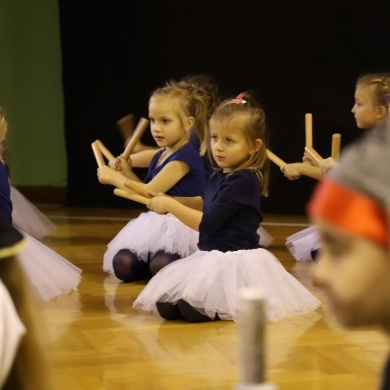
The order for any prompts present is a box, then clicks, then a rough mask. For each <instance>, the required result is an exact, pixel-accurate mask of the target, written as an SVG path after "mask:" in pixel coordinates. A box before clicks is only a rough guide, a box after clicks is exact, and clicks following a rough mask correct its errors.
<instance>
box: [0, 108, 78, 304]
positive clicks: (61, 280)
mask: <svg viewBox="0 0 390 390" xmlns="http://www.w3.org/2000/svg"><path fill="white" fill-rule="evenodd" d="M7 131H8V124H7V121H6V118H5V115H4V113H3V111H2V110H1V109H0V200H1V203H0V213H1V214H2V215H3V216H4V217H5V218H7V219H8V220H9V221H10V222H12V213H13V207H14V206H13V204H12V201H11V198H10V193H11V190H10V184H9V178H8V173H7V170H6V168H5V162H4V158H3V156H4V155H5V147H4V144H5V139H6V135H7ZM15 207H16V206H15ZM19 231H20V232H21V233H22V234H23V235H24V236H25V237H26V240H27V246H26V248H25V249H24V250H23V251H21V253H20V255H19V259H20V262H21V264H22V267H23V268H24V271H25V272H26V274H27V277H28V279H29V280H30V283H31V285H32V289H33V291H34V292H35V293H36V296H37V297H38V298H39V299H40V300H41V301H49V300H51V299H54V298H56V297H58V296H60V295H64V294H68V293H70V292H71V291H75V290H77V287H78V285H79V283H80V281H81V276H80V274H81V272H82V271H81V269H80V268H78V267H76V266H75V265H73V264H72V263H70V262H69V261H68V260H66V259H65V258H63V257H62V256H60V255H59V254H58V253H56V252H54V251H53V250H52V249H50V248H48V247H47V246H45V245H44V244H42V243H41V242H40V241H38V240H36V239H35V238H33V237H32V236H30V235H29V234H27V233H26V232H24V231H23V230H21V229H19Z"/></svg>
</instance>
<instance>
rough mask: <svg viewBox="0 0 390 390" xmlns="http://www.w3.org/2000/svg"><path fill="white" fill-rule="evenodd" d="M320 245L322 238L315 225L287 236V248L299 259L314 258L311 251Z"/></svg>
mask: <svg viewBox="0 0 390 390" xmlns="http://www.w3.org/2000/svg"><path fill="white" fill-rule="evenodd" d="M320 247H321V238H320V235H319V233H318V231H317V227H316V226H315V225H314V226H310V227H308V228H306V229H303V230H300V231H299V232H297V233H294V234H292V235H291V236H289V237H287V238H286V248H287V249H288V250H289V252H290V253H291V254H292V255H293V257H294V259H295V260H297V261H307V260H312V256H311V252H312V251H313V250H316V249H319V248H320Z"/></svg>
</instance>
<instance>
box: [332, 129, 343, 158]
mask: <svg viewBox="0 0 390 390" xmlns="http://www.w3.org/2000/svg"><path fill="white" fill-rule="evenodd" d="M340 146H341V134H339V133H335V134H333V135H332V152H331V157H332V158H333V159H334V160H336V161H338V159H339V158H340Z"/></svg>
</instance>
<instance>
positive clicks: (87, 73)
mask: <svg viewBox="0 0 390 390" xmlns="http://www.w3.org/2000/svg"><path fill="white" fill-rule="evenodd" d="M59 4H60V23H61V40H62V53H63V85H64V94H65V96H64V98H65V130H66V145H67V156H68V196H67V204H68V205H72V206H107V207H116V206H117V207H122V206H127V207H128V206H129V203H128V202H126V201H125V200H123V199H121V198H118V197H116V196H115V195H113V193H112V191H113V187H111V186H102V185H101V184H99V183H98V181H97V178H96V162H95V160H94V157H93V154H92V151H91V146H90V144H91V142H93V141H94V140H95V139H97V138H99V139H101V140H102V141H103V142H104V143H105V144H106V146H107V147H108V148H109V149H110V150H111V151H112V152H114V153H118V154H119V153H120V152H122V151H123V142H122V139H121V137H120V133H119V131H118V130H117V128H116V126H115V121H116V120H118V119H119V118H121V117H122V116H124V115H126V114H128V113H129V112H134V113H135V115H136V117H137V118H139V117H141V116H147V101H148V97H149V94H150V93H151V91H152V90H153V89H154V88H156V87H158V86H160V85H161V84H163V83H164V82H165V81H166V80H168V79H169V78H180V77H182V76H184V75H186V74H187V73H190V72H207V73H210V74H212V75H213V76H214V77H215V78H216V80H217V82H218V84H219V86H220V90H221V93H222V95H223V96H231V95H235V94H237V93H239V92H241V91H243V90H252V91H255V93H256V94H257V96H258V98H259V100H260V102H261V103H262V104H263V106H264V107H265V109H266V112H267V115H268V122H269V129H270V148H271V150H273V151H274V153H276V154H277V155H279V156H280V157H281V158H282V159H283V160H285V161H287V162H295V161H300V160H301V158H302V152H303V148H304V138H305V132H304V128H305V118H304V117H305V113H307V112H311V113H312V114H313V131H314V135H313V140H314V147H315V148H316V150H317V151H318V152H319V153H320V154H321V155H322V156H324V157H327V156H329V155H330V149H331V135H332V134H333V133H336V132H337V133H341V134H342V146H345V145H347V144H348V143H350V142H351V141H352V140H353V139H355V138H356V137H357V136H358V135H359V134H360V132H361V130H359V129H357V127H356V124H355V121H354V118H353V115H352V114H351V111H350V110H351V108H352V105H353V102H354V99H353V96H354V88H355V81H356V78H357V77H358V76H359V74H361V73H362V72H367V71H377V70H379V71H380V70H390V54H389V50H388V47H389V45H388V36H389V34H388V24H389V22H388V21H389V16H390V12H389V11H390V2H389V1H378V0H376V1H375V0H374V1H372V0H371V1H370V2H367V1H362V0H354V1H352V0H338V1H336V0H327V1H324V0H317V1H315V2H312V1H310V2H309V1H301V2H299V1H298V2H286V3H285V2H283V3H282V2H278V1H261V0H258V1H254V0H246V1H241V2H238V1H235V2H230V1H219V0H218V1H213V0H209V1H206V0H198V1H183V0H165V1H162V0H145V1H139V2H135V1H118V0H116V1H115V0H114V1H111V2H99V1H98V2H90V1H82V0H77V1H76V0H59ZM143 141H144V142H146V143H149V142H152V139H151V137H150V135H145V136H144V138H143ZM139 174H141V175H142V174H143V172H142V170H140V171H139ZM314 185H315V181H314V180H312V179H309V178H302V179H301V180H299V181H288V180H287V179H286V178H284V176H283V175H282V174H281V173H280V172H279V169H278V168H277V167H276V166H275V165H272V172H271V183H270V196H269V197H268V198H267V199H265V200H264V203H263V210H264V211H265V212H269V213H304V211H305V209H304V208H305V204H306V202H307V200H308V198H309V196H310V194H311V191H312V189H313V187H314Z"/></svg>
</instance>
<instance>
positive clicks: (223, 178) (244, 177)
mask: <svg viewBox="0 0 390 390" xmlns="http://www.w3.org/2000/svg"><path fill="white" fill-rule="evenodd" d="M260 192H261V184H260V182H259V179H258V177H257V175H256V173H255V172H253V171H250V170H248V169H243V170H239V171H237V172H234V173H231V174H230V175H228V174H226V173H223V172H216V173H214V174H213V175H211V177H210V180H209V183H208V185H207V187H206V191H205V195H204V203H203V217H202V220H201V223H200V225H199V243H198V248H199V249H200V250H204V251H211V250H213V249H217V250H219V251H221V252H228V251H236V250H240V249H256V248H259V247H260V246H259V235H258V234H257V229H258V227H259V225H260V223H261V221H262V220H263V215H262V213H261V210H260Z"/></svg>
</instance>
